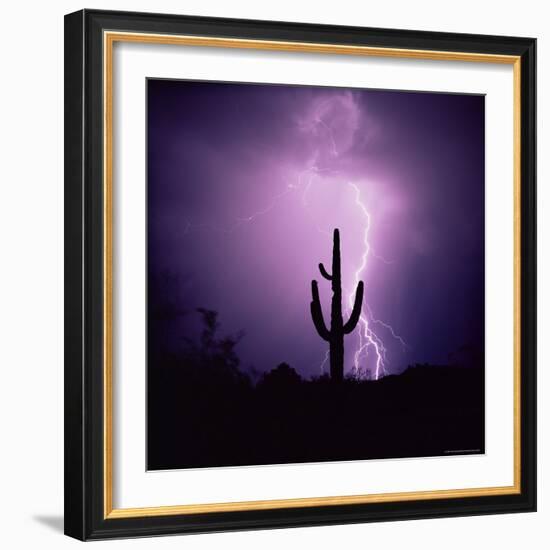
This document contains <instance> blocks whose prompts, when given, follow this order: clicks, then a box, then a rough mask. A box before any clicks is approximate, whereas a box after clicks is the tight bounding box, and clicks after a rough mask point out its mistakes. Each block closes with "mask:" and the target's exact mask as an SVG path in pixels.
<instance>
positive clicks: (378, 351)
mask: <svg viewBox="0 0 550 550" xmlns="http://www.w3.org/2000/svg"><path fill="white" fill-rule="evenodd" d="M348 185H349V186H350V187H351V188H352V189H353V191H354V197H355V205H356V206H357V207H358V209H359V211H360V213H361V215H362V217H363V219H364V227H363V253H362V255H361V258H360V262H359V266H358V268H357V269H356V271H355V273H354V276H353V280H354V285H353V288H354V289H355V288H357V284H358V283H359V281H360V280H361V277H362V276H363V274H364V272H365V269H366V267H367V258H368V256H369V253H371V246H370V242H369V231H370V226H371V219H370V214H369V212H368V210H367V207H366V205H365V203H364V202H363V200H362V198H361V191H360V189H359V187H358V186H357V185H356V184H355V183H352V182H348ZM367 289H368V287H367ZM347 294H348V309H347V310H348V312H349V311H351V309H352V308H353V302H354V294H353V293H350V292H349V291H348V292H347ZM365 309H366V310H367V314H368V317H367V316H365V315H364V314H362V315H361V317H360V318H359V324H360V330H359V339H358V340H359V341H358V346H357V348H356V350H355V354H354V357H353V364H354V370H355V374H356V376H359V373H360V372H361V369H360V362H361V357H362V356H368V354H369V351H372V353H373V354H374V364H375V371H374V378H375V379H376V380H378V379H379V378H380V377H381V376H383V375H386V374H387V369H386V361H387V349H386V346H385V345H384V342H383V341H382V339H381V338H380V337H379V336H378V335H377V334H376V333H375V332H374V330H373V329H372V327H371V323H373V324H379V325H381V326H383V327H384V328H386V329H387V330H388V331H389V332H390V334H391V335H392V337H393V338H395V339H396V340H398V341H399V342H400V343H401V345H402V346H403V347H406V346H407V344H406V343H405V341H404V340H403V338H401V337H400V336H399V335H398V334H397V333H396V332H395V330H394V329H393V327H392V326H391V325H388V324H387V323H384V322H383V321H381V320H379V319H376V318H375V317H374V315H373V314H372V310H371V308H370V306H369V304H368V303H366V304H365ZM369 317H370V322H369Z"/></svg>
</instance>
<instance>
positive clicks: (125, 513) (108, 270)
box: [103, 31, 521, 519]
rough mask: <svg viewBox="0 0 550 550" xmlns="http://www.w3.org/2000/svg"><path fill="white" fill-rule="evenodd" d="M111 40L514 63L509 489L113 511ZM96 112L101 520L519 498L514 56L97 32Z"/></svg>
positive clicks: (516, 81) (517, 66)
mask: <svg viewBox="0 0 550 550" xmlns="http://www.w3.org/2000/svg"><path fill="white" fill-rule="evenodd" d="M116 42H134V43H136V42H137V43H142V44H165V45H182V46H203V47H216V48H240V49H256V50H268V51H286V52H302V53H320V54H340V55H358V56H374V57H395V58H405V59H426V60H436V61H467V62H475V63H498V64H508V65H512V66H513V86H514V90H513V94H514V114H513V117H514V145H513V147H514V175H513V177H514V212H513V216H514V266H513V269H514V397H513V399H514V404H513V409H514V420H513V422H514V426H513V430H514V484H513V485H510V486H503V487H472V488H461V489H444V490H434V491H411V492H402V493H383V494H366V495H345V496H326V497H305V498H292V499H275V500H254V501H243V502H220V503H208V504H182V505H176V506H155V507H148V508H118V509H115V508H113V433H112V431H113V383H112V379H113V357H112V352H113V332H112V331H113V302H112V297H113V47H114V44H115V43H116ZM103 77H104V78H103V115H104V135H103V137H104V139H103V144H104V150H103V152H104V166H103V169H104V172H103V191H104V205H103V212H104V227H103V229H104V273H103V278H104V289H105V290H104V304H103V308H104V350H103V351H104V359H103V390H104V403H103V412H104V425H103V430H104V445H103V449H104V456H103V460H104V476H103V478H104V479H103V480H104V503H103V504H104V517H105V519H116V518H134V517H154V516H173V515H182V514H198V513H208V512H235V511H247V510H270V509H277V508H304V507H308V506H335V505H346V504H367V503H383V502H404V501H413V500H435V499H445V498H464V497H483V496H497V495H511V494H519V493H521V452H520V451H521V446H520V442H521V431H520V429H521V423H520V405H521V403H520V383H521V364H520V352H521V334H520V320H521V307H520V306H521V301H520V300H521V295H520V288H521V285H520V266H521V254H520V253H521V249H520V242H521V241H520V227H521V208H520V207H521V203H520V200H521V195H520V188H521V118H520V115H521V95H520V94H521V59H520V57H519V56H511V55H500V54H481V53H468V52H447V51H432V50H414V49H400V48H379V47H369V46H346V45H341V44H316V43H308V42H284V41H272V40H249V39H240V38H217V37H204V36H183V35H169V34H148V33H132V32H113V31H104V34H103Z"/></svg>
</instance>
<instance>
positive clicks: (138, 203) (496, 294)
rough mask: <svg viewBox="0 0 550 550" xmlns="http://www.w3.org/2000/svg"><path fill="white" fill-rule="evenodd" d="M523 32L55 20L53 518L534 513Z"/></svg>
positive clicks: (212, 524) (197, 520) (215, 527)
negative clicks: (59, 251)
mask: <svg viewBox="0 0 550 550" xmlns="http://www.w3.org/2000/svg"><path fill="white" fill-rule="evenodd" d="M535 46H536V43H535V40H534V39H532V38H515V37H498V36H474V35H466V34H446V33H445V34H444V33H432V32H419V31H404V30H387V29H370V28H355V27H334V26H324V25H309V24H299V23H276V22H267V21H243V20H231V19H211V18H202V17H186V16H175V15H160V14H144V13H122V12H108V11H89V10H84V11H80V12H77V13H73V14H70V15H67V16H66V18H65V249H66V271H65V288H66V291H65V292H66V293H65V318H66V321H65V323H66V324H65V342H66V343H65V438H66V439H65V530H66V533H67V534H68V535H70V536H72V537H76V538H78V539H82V540H89V539H103V538H114V537H137V536H150V535H162V534H174V533H195V532H210V531H220V530H237V529H259V528H274V527H290V526H304V525H327V524H338V523H351V522H367V521H383V520H396V519H408V518H419V517H421V518H430V517H433V518H435V517H444V516H458V515H473V514H489V513H505V512H527V511H534V510H535V509H536V442H535V434H536V424H535V422H536V418H535V411H536V275H535V274H536V247H535V243H536V236H535V230H536V220H535Z"/></svg>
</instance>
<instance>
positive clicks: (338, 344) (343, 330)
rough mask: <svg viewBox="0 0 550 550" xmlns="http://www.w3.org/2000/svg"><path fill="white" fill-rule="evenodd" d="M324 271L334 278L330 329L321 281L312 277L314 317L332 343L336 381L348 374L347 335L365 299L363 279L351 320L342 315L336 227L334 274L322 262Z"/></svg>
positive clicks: (331, 278) (356, 319)
mask: <svg viewBox="0 0 550 550" xmlns="http://www.w3.org/2000/svg"><path fill="white" fill-rule="evenodd" d="M319 271H320V272H321V275H322V276H323V277H324V278H325V279H327V280H329V281H332V307H331V315H330V330H328V329H327V326H326V324H325V320H324V319H323V310H322V309H321V301H320V300H319V286H318V285H317V281H315V280H313V281H311V296H312V301H311V318H312V319H313V324H314V325H315V328H316V329H317V332H318V333H319V336H320V337H321V338H322V339H323V340H326V341H327V342H329V344H330V377H331V379H332V380H334V381H336V382H340V381H341V380H343V378H344V335H345V334H350V333H351V332H353V330H354V329H355V327H356V326H357V323H358V322H359V318H360V316H361V306H362V303H363V287H364V285H363V281H359V283H358V284H357V290H356V291H355V302H354V304H353V310H352V312H351V316H350V318H349V320H348V322H347V323H344V320H343V318H342V269H341V264H340V232H339V231H338V229H335V230H334V236H333V245H332V274H329V273H328V271H327V270H326V269H325V267H324V266H323V264H322V263H320V264H319Z"/></svg>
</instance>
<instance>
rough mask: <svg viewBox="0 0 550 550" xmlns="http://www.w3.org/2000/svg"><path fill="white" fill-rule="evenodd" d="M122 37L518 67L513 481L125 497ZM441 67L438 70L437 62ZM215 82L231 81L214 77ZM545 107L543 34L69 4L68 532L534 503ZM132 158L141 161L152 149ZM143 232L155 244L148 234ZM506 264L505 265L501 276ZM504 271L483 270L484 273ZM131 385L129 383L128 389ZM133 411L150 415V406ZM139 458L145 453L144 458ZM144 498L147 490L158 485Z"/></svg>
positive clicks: (512, 239) (343, 519)
mask: <svg viewBox="0 0 550 550" xmlns="http://www.w3.org/2000/svg"><path fill="white" fill-rule="evenodd" d="M127 43H128V44H136V45H137V46H138V47H139V48H140V49H142V50H146V49H147V48H148V46H150V47H152V46H154V45H166V46H170V47H171V48H185V47H191V48H199V49H200V48H205V49H207V50H208V49H209V50H216V52H220V55H222V56H223V55H224V52H235V51H237V52H252V54H253V55H255V56H260V57H261V55H262V52H268V53H269V54H273V55H278V54H281V55H283V54H284V56H287V57H292V56H302V57H300V59H301V62H303V63H305V64H307V63H309V62H310V59H311V57H308V56H319V57H326V56H329V57H330V56H332V57H331V59H336V60H337V61H338V60H343V59H352V58H353V59H354V60H359V61H361V60H365V59H375V60H376V59H382V60H383V59H388V60H396V61H401V60H409V61H415V62H418V63H422V62H426V63H436V64H437V63H441V64H443V63H450V64H452V63H459V64H470V65H472V66H479V69H478V70H479V74H482V73H483V71H489V69H488V67H496V66H499V67H500V66H506V67H508V68H509V69H510V70H511V73H510V75H511V82H512V88H511V89H510V90H508V92H509V93H510V97H511V98H512V105H513V108H512V110H513V112H508V113H507V115H506V116H507V117H509V119H510V125H511V127H512V128H513V138H512V140H511V143H510V146H511V148H512V149H511V150H512V154H511V155H509V156H507V157H502V159H501V160H502V162H503V163H504V162H505V159H507V161H508V162H509V163H510V165H511V166H513V173H510V174H509V176H510V182H511V189H512V190H513V196H512V194H509V195H506V196H507V197H508V199H509V200H510V204H512V205H513V208H512V209H510V210H506V209H505V208H504V210H505V211H506V212H505V215H506V216H507V219H508V221H509V223H510V224H512V225H511V226H510V227H513V234H512V233H507V236H504V237H500V238H501V239H502V241H503V242H504V241H506V242H508V243H509V245H510V247H511V250H512V251H513V264H512V263H511V264H509V269H508V268H506V269H507V271H506V274H507V276H508V277H509V278H510V280H511V281H513V293H511V294H510V295H507V297H506V300H509V301H510V304H511V305H510V308H511V309H510V311H513V327H512V326H510V327H509V330H510V334H511V335H513V336H512V338H508V339H507V340H506V341H507V342H508V343H509V345H510V349H513V356H512V354H510V364H511V368H512V369H513V371H511V373H512V374H511V376H510V378H509V383H510V388H512V390H513V391H512V392H511V393H509V394H507V395H508V397H507V398H506V399H507V400H508V401H507V406H509V408H510V411H513V426H512V425H510V426H509V428H510V433H511V434H512V435H511V438H512V439H513V445H512V447H513V450H512V454H513V456H512V454H510V456H509V457H508V458H509V460H510V461H511V462H510V463H511V464H513V471H512V470H510V471H511V473H510V475H512V477H513V481H512V483H509V484H505V485H497V486H483V487H479V486H477V487H476V486H463V487H447V488H441V489H426V490H418V489H417V490H407V489H403V490H400V491H399V490H397V491H395V490H392V491H388V492H384V491H378V492H374V493H371V494H365V493H364V492H363V493H361V492H360V490H359V492H356V491H354V490H352V492H351V493H349V494H343V493H340V494H336V495H335V494H333V493H327V494H321V495H316V496H309V495H308V494H304V495H301V496H299V497H296V496H290V497H285V496H282V497H278V498H266V499H253V500H246V499H245V500H242V499H241V500H235V501H219V500H214V501H211V502H200V500H201V499H200V495H199V497H198V500H197V502H196V503H186V501H185V497H183V500H182V502H180V503H174V504H168V505H159V504H156V502H158V499H156V500H155V498H151V502H152V504H151V505H148V504H145V505H143V506H131V507H119V506H117V505H116V503H115V500H116V499H115V494H114V493H115V492H116V491H117V487H119V485H120V481H119V477H120V476H119V475H118V474H120V471H117V470H116V467H115V464H114V458H113V456H114V455H115V454H116V453H120V454H122V453H123V450H122V448H121V445H123V443H121V442H120V441H117V437H121V433H122V431H121V430H122V428H121V426H120V425H119V424H116V419H115V418H114V417H115V416H116V412H115V411H116V403H115V401H116V400H117V392H116V391H115V386H116V380H117V379H118V378H117V377H118V376H119V373H118V372H117V370H116V369H117V366H118V363H117V362H116V360H115V356H116V350H117V346H118V345H119V343H118V341H117V340H116V338H115V328H116V326H115V325H116V324H117V322H118V321H117V319H118V318H119V317H120V316H121V315H122V314H121V313H120V312H119V311H115V310H116V303H117V296H116V293H117V292H119V291H120V287H117V284H116V281H115V282H114V279H115V278H116V277H117V273H118V272H117V270H116V269H117V268H115V267H114V266H117V265H119V264H120V262H122V259H121V256H120V254H121V252H120V249H117V246H116V244H114V243H115V242H118V241H116V240H115V239H114V237H113V232H114V231H116V227H117V224H118V223H119V221H118V219H117V218H116V215H117V214H116V212H117V208H118V207H120V205H119V204H117V203H116V195H115V191H114V187H115V180H116V170H117V167H118V166H119V165H120V164H121V163H122V161H121V160H120V159H119V158H118V157H117V151H120V150H121V147H120V144H119V143H115V142H116V140H115V137H114V134H113V126H114V124H115V119H117V117H118V116H119V113H118V112H116V101H115V91H114V90H115V87H116V86H118V88H117V90H120V89H121V88H122V87H123V85H124V84H123V83H122V80H120V71H121V68H120V67H119V66H117V65H116V63H114V61H113V60H114V53H113V52H114V49H115V47H116V45H118V44H127ZM227 55H229V54H227ZM260 57H255V58H253V59H252V61H253V63H256V64H261V63H262V62H263V61H262V59H260ZM169 63H170V61H169ZM171 63H175V62H174V60H172V61H171ZM333 63H335V62H334V61H333ZM258 66H259V65H258ZM417 67H418V66H417V65H415V66H413V67H412V69H411V70H413V71H414V70H416V69H417ZM434 67H435V69H434V70H440V69H441V67H442V65H441V66H440V65H434ZM313 74H314V70H313V69H311V75H310V76H308V78H309V77H311V78H312V79H313V76H312V75H313ZM149 76H150V75H149ZM398 76H399V74H397V77H398ZM211 79H212V80H220V77H219V76H218V75H216V74H212V77H211ZM222 80H223V79H222ZM237 80H238V78H237ZM115 84H116V86H115ZM142 107H143V109H145V106H144V105H142ZM535 115H536V41H535V39H532V38H516V37H499V36H481V35H468V34H450V33H435V32H426V31H408V30H407V31H405V30H394V29H373V28H359V27H338V26H329V25H311V24H302V23H282V22H269V21H248V20H236V19H216V18H205V17H194V16H193V17H191V16H180V15H162V14H149V13H130V12H112V11H99V10H82V11H79V12H76V13H72V14H69V15H67V16H66V17H65V533H66V534H67V535H69V536H71V537H74V538H77V539H80V540H97V539H109V538H122V537H143V536H154V535H167V534H185V533H204V532H215V531H231V530H242V529H265V528H281V527H293V526H316V525H334V524H343V523H358V522H369V521H389V520H402V519H415V518H438V517H452V516H466V515H482V514H494V513H512V512H530V511H535V510H536V207H535V192H536V191H535V189H536V187H535V186H536V156H535V155H536V153H535V152H536V146H535V145H536V116H535ZM118 120H119V122H118V124H120V120H122V121H124V120H126V119H124V117H121V118H120V119H118ZM486 120H487V121H488V120H489V119H486ZM144 121H145V117H143V118H142V119H140V120H139V121H138V123H139V124H141V125H142V126H145V123H144ZM122 123H123V122H122ZM488 123H489V122H487V124H488ZM142 145H143V144H142ZM117 147H118V149H117ZM133 162H134V163H135V164H136V165H139V166H141V167H142V168H143V167H144V166H145V163H146V159H145V158H140V159H134V160H133ZM502 196H504V195H502ZM487 200H488V201H489V199H487ZM503 204H505V203H504V202H503ZM132 208H133V207H132ZM497 209H498V205H497ZM130 211H132V210H130ZM132 238H133V239H136V240H140V241H142V242H144V240H145V237H144V235H143V234H140V233H139V232H137V233H135V234H134V235H133V237H132ZM125 242H126V241H125ZM119 244H120V243H119ZM507 265H508V264H507ZM492 273H493V274H495V272H494V271H493V272H492ZM497 275H498V273H497ZM501 275H502V276H503V277H504V276H505V272H502V273H501ZM494 282H495V279H493V278H489V276H487V279H486V282H485V284H486V285H490V284H491V283H494ZM118 284H120V283H118ZM486 288H487V286H486ZM117 289H118V290H117ZM503 300H504V298H503ZM117 330H118V329H117ZM512 340H513V341H512ZM141 344H143V342H142V343H141ZM141 344H140V345H141ZM488 384H489V383H488ZM138 387H140V386H136V388H138ZM128 391H134V389H132V387H131V386H130V387H129V390H128ZM491 391H495V392H497V391H498V389H497V388H494V389H492V390H491ZM135 394H136V396H137V399H141V400H142V401H143V402H145V395H143V394H140V391H139V390H138V389H135ZM130 421H131V422H133V423H135V425H137V424H140V425H141V424H143V426H144V425H145V419H144V418H143V417H139V416H138V417H136V418H132V419H131V420H130ZM490 436H491V433H490V431H488V437H490ZM143 453H144V455H145V449H143ZM487 454H488V455H489V454H490V449H489V450H488V453H487ZM144 455H143V456H144ZM136 460H138V461H139V460H141V462H140V464H142V463H143V460H144V459H143V457H142V458H139V457H138V458H136ZM307 467H308V466H307V464H306V465H304V468H307ZM343 467H349V466H346V464H344V465H343ZM236 470H238V468H236V469H234V470H233V471H236ZM286 471H287V472H288V471H289V470H288V469H287V470H286ZM148 475H156V474H148ZM167 475H170V472H168V473H167ZM216 475H218V478H216V479H221V478H220V477H219V476H223V475H225V474H224V470H223V469H221V470H219V474H216ZM151 494H152V493H151ZM142 497H143V499H145V500H147V498H148V494H143V495H142Z"/></svg>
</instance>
